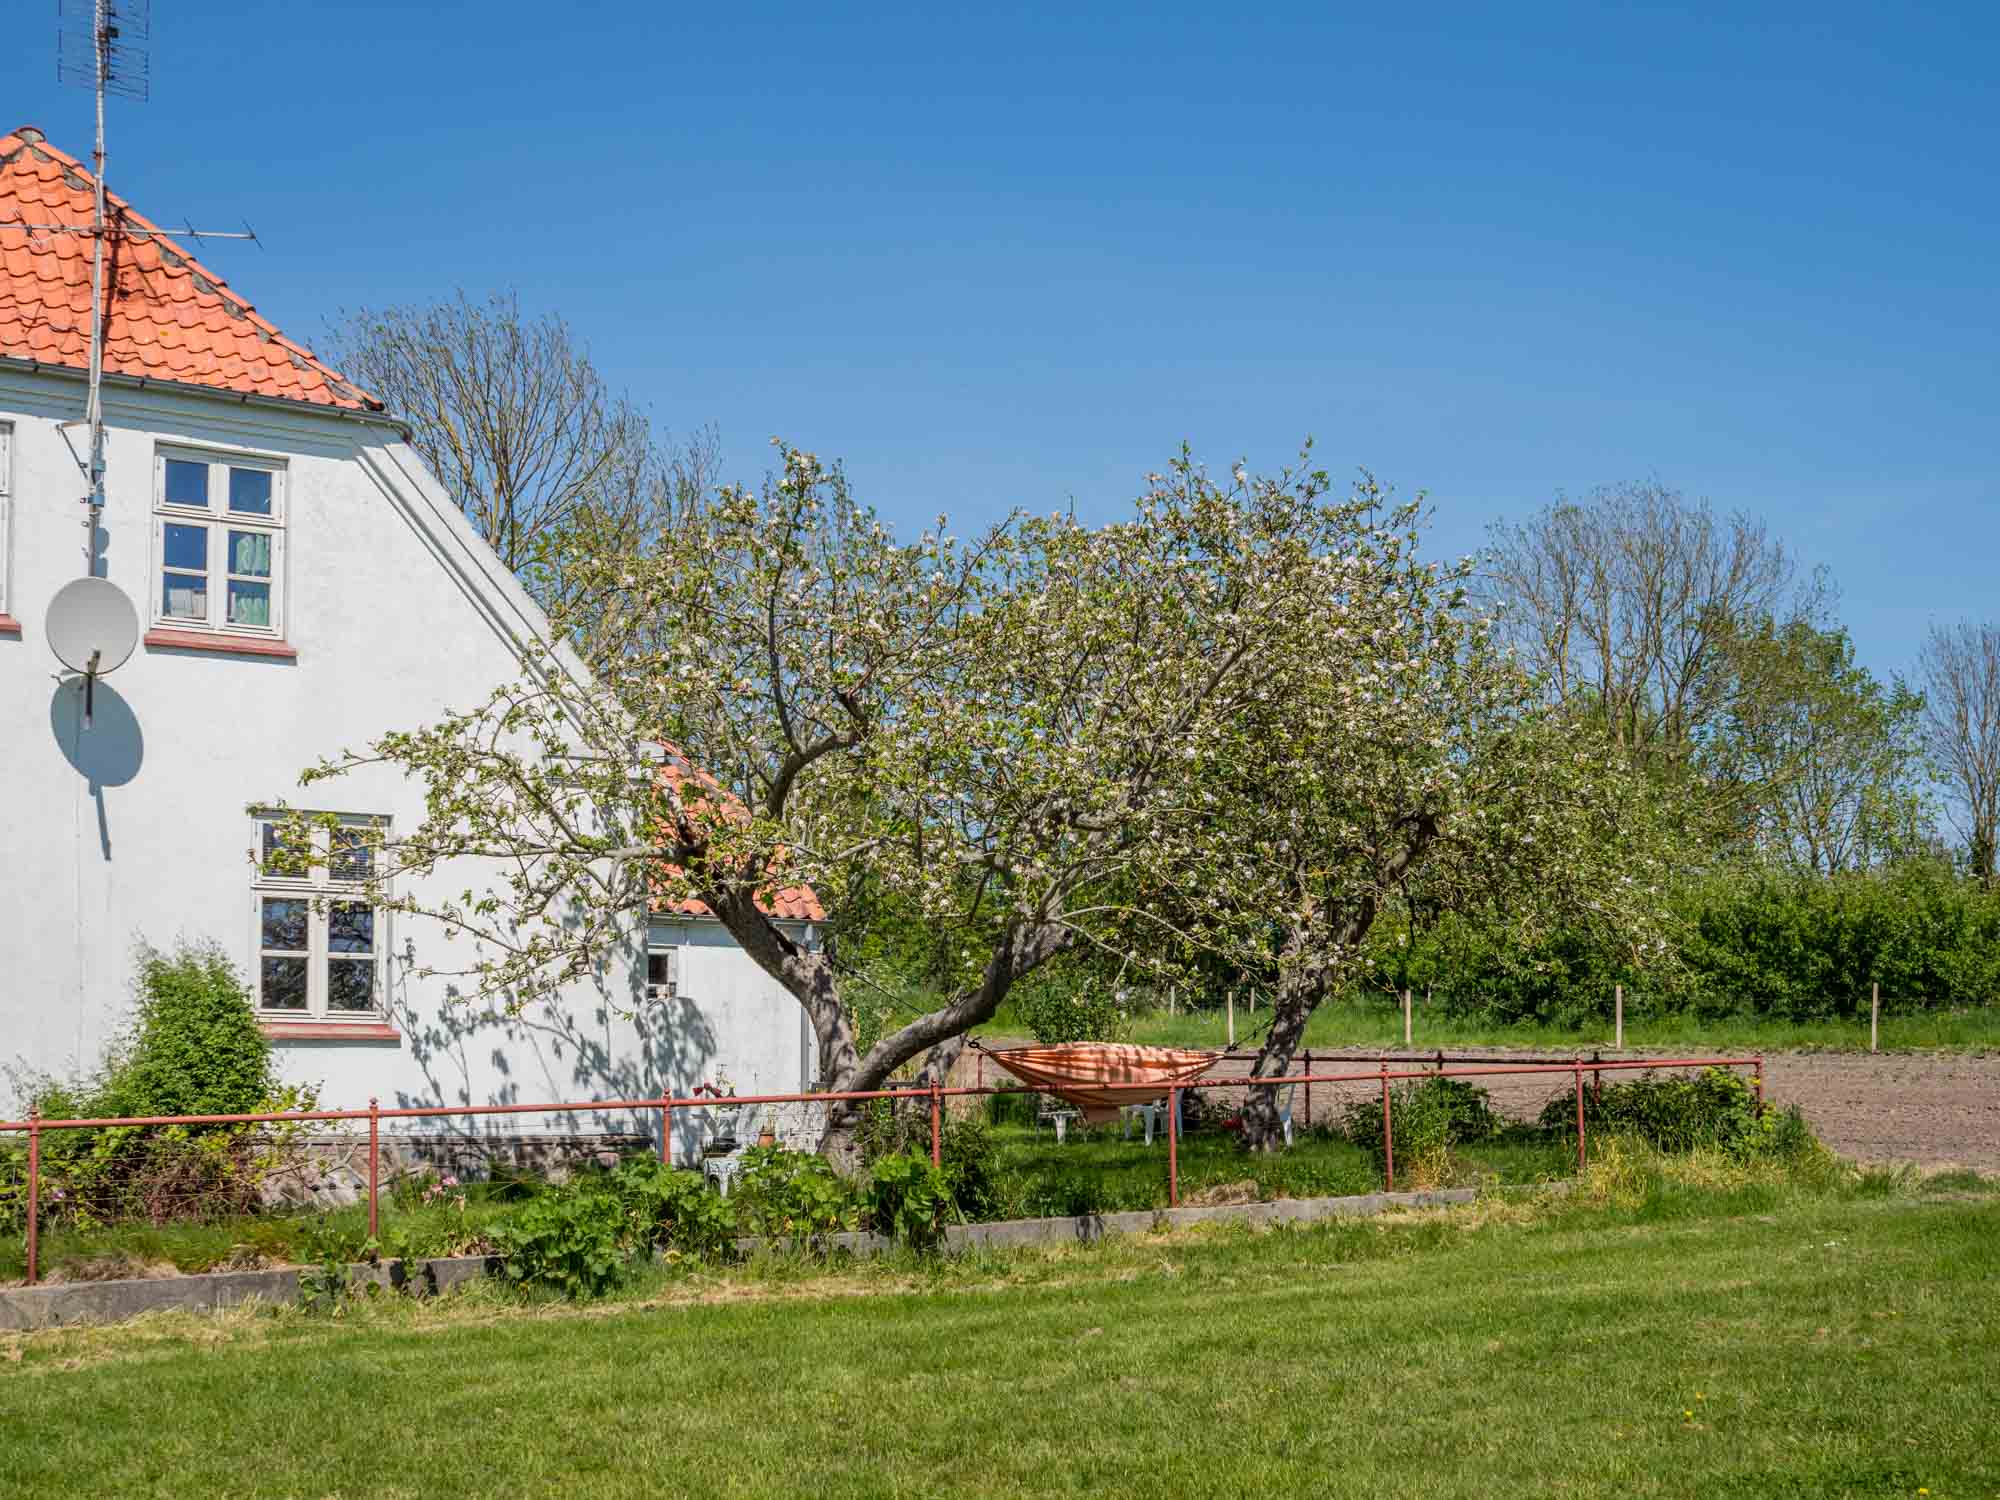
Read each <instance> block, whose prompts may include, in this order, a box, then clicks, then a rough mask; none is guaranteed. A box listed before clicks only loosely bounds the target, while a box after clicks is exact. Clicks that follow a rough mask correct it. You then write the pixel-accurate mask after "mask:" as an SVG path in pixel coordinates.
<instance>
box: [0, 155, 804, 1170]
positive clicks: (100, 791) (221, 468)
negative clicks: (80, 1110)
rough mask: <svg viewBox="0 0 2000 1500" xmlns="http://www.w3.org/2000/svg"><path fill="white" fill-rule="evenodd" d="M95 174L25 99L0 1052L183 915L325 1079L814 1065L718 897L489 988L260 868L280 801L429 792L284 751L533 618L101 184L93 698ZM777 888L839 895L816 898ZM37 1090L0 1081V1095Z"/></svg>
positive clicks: (784, 1069)
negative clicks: (315, 768)
mask: <svg viewBox="0 0 2000 1500" xmlns="http://www.w3.org/2000/svg"><path fill="white" fill-rule="evenodd" d="M93 193H94V184H93V182H92V181H91V177H90V173H89V171H88V170H87V169H86V168H85V167H84V166H82V165H80V164H79V163H78V162H77V161H76V160H75V159H73V158H71V157H69V156H66V155H64V154H63V153H62V152H60V151H57V150H56V149H54V148H53V147H52V146H50V145H49V144H48V143H47V141H46V140H45V139H44V138H43V136H42V134H41V133H40V132H39V131H37V130H34V129H32V128H29V127H23V128H21V129H19V130H16V131H14V132H13V133H12V134H9V135H4V136H0V704H4V705H5V708H4V711H0V849H4V851H5V858H4V859H0V1062H7V1061H18V1062H24V1063H26V1064H27V1065H28V1066H29V1067H31V1068H35V1069H39V1070H45V1071H65V1070H68V1069H70V1068H73V1067H75V1066H78V1065H83V1066H86V1067H87V1066H89V1065H91V1064H92V1063H94V1062H95V1061H96V1059H97V1058H98V1057H99V1055H100V1053H101V1051H102V1048H103V1046H104V1043H105V1041H106V1040H107V1038H108V1037H109V1036H111V1035H112V1033H113V1032H114V1031H115V1030H116V1029H117V1028H118V1027H119V1026H120V1025H121V1023H122V1022H123V1021H124V1019H125V1018H126V1017H127V1016H128V1015H129V1013H130V1005H131V1000H130V993H129V980H130V974H131V955H132V950H133V947H134V945H135V944H136V943H138V942H140V941H146V942H150V943H152V944H154V945H156V946H165V945H168V944H170V943H172V942H173V941H174V940H175V939H176V938H177V937H180V936H187V937H190V938H207V939H214V940H217V941H219V942H221V943H222V944H223V945H224V946H225V947H226V949H227V950H228V952H229V953H230V955H231V956H232V957H233V958H234V959H235V960H236V961H237V963H238V964H239V965H240V968H241V970H242V972H243V974H244V975H245V976H246V979H247V980H248V982H249V984H250V985H251V987H252V990H253V993H254V994H255V995H256V997H257V1002H258V1006H259V1012H260V1015H261V1016H262V1018H263V1021H264V1025H265V1028H266V1031H267V1033H268V1034H269V1035H270V1036H271V1037H272V1038H273V1040H274V1041H275V1042H276V1043H277V1045H278V1047H279V1048H280V1050H281V1055H282V1058H283V1067H284V1070H285V1072H286V1074H287V1075H288V1076H290V1077H292V1078H295V1079H297V1080H300V1081H312V1082H318V1083H320V1084H321V1085H322V1098H323V1101H324V1103H325V1104H326V1105H327V1106H328V1107H339V1108H345V1107H365V1106H366V1105H367V1102H368V1100H369V1099H370V1098H377V1099H379V1100H380V1101H381V1103H382V1105H383V1106H384V1107H385V1108H386V1107H390V1106H413V1105H425V1104H484V1103H529V1102H540V1101H556V1100H564V1101H570V1100H578V1101H581V1100H592V1099H613V1098H621V1097H623V1098H633V1097H654V1096H657V1095H658V1094H659V1093H660V1092H661V1091H662V1090H663V1089H672V1090H673V1091H675V1092H686V1091H687V1090H688V1089H690V1088H692V1087H693V1086H694V1085H695V1084H697V1083H699V1082H701V1081H703V1080H706V1079H713V1078H714V1077H716V1076H717V1075H718V1074H727V1075H728V1077H729V1078H730V1079H731V1080H732V1081H733V1082H734V1083H735V1084H736V1085H737V1086H738V1088H739V1089H741V1090H743V1091H745V1092H748V1091H749V1089H750V1087H751V1086H752V1085H755V1086H757V1087H758V1088H759V1089H761V1090H765V1091H771V1090H785V1089H793V1088H799V1087H803V1086H804V1085H805V1084H806V1083H807V1081H808V1080H809V1076H810V1074H811V1072H812V1060H811V1059H812V1053H811V1049H810V1045H809V1044H810V1035H809V1033H808V1031H807V1029H806V1027H805V1023H804V1017H803V1013H802V1012H801V1011H800V1009H799V1007H798V1006H797V1005H796V1004H795V1003H794V1002H793V1001H792V1000H791V998H790V997H789V996H787V995H786V994H785V993H784V992H783V991H782V990H780V989H779V988H778V986H777V985H776V984H775V983H774V982H773V981H772V980H770V979H769V978H768V976H766V975H765V974H764V973H763V972H762V971H761V970H759V969H758V968H757V967H756V966H755V965H754V964H753V963H752V962H751V961H750V960H749V959H748V957H747V956H745V955H744V954H743V952H742V951H741V950H740V949H738V948H737V947H736V946H735V945H734V944H733V943H732V942H731V941H730V939H729V938H728V936H727V935H726V934H725V933H723V932H722V931H721V929H720V927H719V925H718V924H717V923H716V922H715V921H714V920H713V919H712V918H710V917H708V916H706V915H705V914H704V913H703V912H701V911H699V910H693V911H682V912H675V913H671V914H668V913H660V914H656V916H655V920H654V921H653V924H652V928H651V935H650V940H649V943H648V944H647V947H648V948H649V949H650V951H646V952H642V951H640V950H639V947H638V945H637V944H635V945H634V948H633V949H632V951H630V952H627V953H623V954H618V955H613V956H612V958H611V961H610V962H609V963H608V965H607V969H606V973H605V976H604V979H603V982H602V983H601V984H600V985H596V986H588V987H580V988H577V989H576V990H574V991H572V992H570V993H568V994H566V995H565V996H564V997H563V1000H562V1002H561V1003H559V1004H554V1005H550V1006H547V1007H541V1008H536V1009H533V1010H531V1011H529V1012H526V1013H524V1014H521V1015H519V1016H506V1015H504V1014H502V1015H493V1014H487V1013H486V1012H485V1010H484V1008H482V1007H480V1006H477V1005H472V1004H468V1003H467V1002H465V1001H463V1000H461V999H454V998H453V997H452V996H451V995H450V994H448V993H447V989H446V986H445V984H444V982H443V981H441V980H430V981H426V980H423V979H421V978H419V977H418V972H417V971H418V970H420V969H421V968H423V967H424V966H425V963H426V959H427V957H430V958H432V960H433V961H434V962H439V963H442V961H443V960H442V958H441V957H439V956H438V950H437V948H436V947H435V945H437V944H439V943H440V942H441V940H442V939H441V934H440V933H438V932H437V931H435V930H430V929H428V927H427V925H426V924H423V923H419V922H417V921H414V920H411V919H407V918H399V919H397V921H396V922H395V923H394V924H393V925H392V924H391V922H390V921H389V920H388V919H387V917H386V915H385V914H383V913H379V912H375V911H371V910H369V909H368V908H366V907H365V906H364V905H362V904H360V903H355V902H341V901H340V900H339V899H338V897H339V895H340V894H341V887H340V885H339V882H338V879H337V877H338V876H339V875H340V874H341V872H342V869H343V861H342V858H340V857H335V858H332V859H330V860H329V861H328V863H327V866H326V867H325V868H323V869H321V870H320V871H318V872H317V875H316V880H317V883H318V885H319V886H320V887H321V888H320V889H319V890H317V891H316V892H313V893H308V892H306V891H302V890H301V889H299V888H298V886H297V883H296V882H287V881H274V880H269V879H265V878H262V877H261V876H260V873H259V864H258V860H257V858H256V855H257V851H258V850H259V848H260V846H261V840H262V837H263V834H262V832H261V829H260V824H259V820H258V819H257V817H256V816H255V814H254V812H253V810H252V809H253V808H254V807H255V806H257V805H258V804H260V803H262V802H264V801H266V800H268V801H273V802H275V801H276V800H278V799H281V798H282V799H286V800H288V801H290V802H292V803H294V804H295V805H296V804H298V803H299V802H301V801H302V800H303V801H305V802H306V803H307V805H310V806H312V807H313V808H314V810H315V811H319V812H324V813H332V814H337V815H339V816H340V817H341V818H342V819H343V820H351V821H352V823H353V824H354V825H356V826H363V825H367V824H386V825H388V826H390V827H391V828H393V827H394V826H395V825H396V824H398V823H399V822H402V821H404V820H409V821H410V822H414V820H415V819H416V817H417V814H418V811H419V809H420V807H421V801H420V796H419V791H418V789H417V788H416V787H415V786H414V785H412V784H409V783H406V782H405V781H403V780H402V779H400V778H399V777H397V776H396V775H395V774H394V773H393V772H386V771H376V772H373V773H360V774H356V775H351V776H348V777H346V778H343V779H342V780H340V781H339V782H337V783H334V786H336V787H337V788H338V790H337V792H335V793H330V794H329V795H335V796H337V797H338V799H339V805H337V806H327V805H323V804H322V803H318V802H313V801H312V799H311V798H310V797H304V796H302V794H301V793H300V791H299V789H298V773H299V772H300V770H301V769H303V768H305V767H306V766H308V765H311V764H312V763H314V762H315V761H316V760H317V759H319V758H320V757H322V756H324V755H328V754H331V753H333V752H336V751H338V750H340V749H342V748H344V747H358V746H361V745H363V744H365V743H366V742H368V741H369V740H370V739H372V738H374V737H376V736H378V735H379V734H381V733H382V732H384V731H387V730H392V729H407V728H415V727H417V726H419V725H422V724H424V723H427V722H429V721H431V720H433V719H434V718H436V717H437V716H438V715H439V714H440V713H441V712H442V711H444V710H445V709H447V708H449V707H453V706H458V707H466V706H470V705H472V704H474V703H476V702H477V701H479V700H480V699H481V698H483V697H484V695H485V694H486V692H487V691H488V690H489V689H490V688H491V687H492V686H493V685H494V684H496V683H497V682H499V681H501V680H503V679H504V678H506V677H508V676H511V675H512V674H513V673H514V671H515V669H516V651H517V650H518V648H519V645H520V643H522V642H523V641H525V640H527V639H529V638H532V637H534V636H535V634H536V633H537V632H539V631H542V630H543V629H544V628H545V625H544V621H543V619H542V616H541V615H540V613H539V611H538V610H537V609H536V607H535V606H534V604H533V603H532V602H531V601H530V600H529V598H528V597H527V595H526V594H525V593H524V592H523V591H522V589H521V588H520V586H519V585H518V584H517V583H516V581H515V580H514V579H513V578H512V577H511V576H510V575H509V574H508V573H507V572H506V570H505V569H504V568H502V567H501V566H500V564H499V562H498V560H497V559H496V558H495V556H494V554H493V553H492V551H491V550H490V549H489V548H488V547H487V546H486V545H485V543H484V542H482V541H481V540H480V539H479V538H478V537H477V536H476V535H475V534H474V533H473V531H472V529H471V528H470V527H469V525H468V524H467V523H466V521H465V519H464V517H463V516H462V515H461V514H460V513H459V511H458V510H457V509H456V507H455V506H454V505H453V504H452V503H451V501H450V499H449V498H448V497H447V496H446V495H445V493H444V492H443V491H442V489H441V488H440V487H439V486H438V484H437V483H436V481H435V480H434V479H433V478H432V476H431V475H430V474H429V473H428V472H426V471H425V469H424V466H423V464H422V462H421V461H420V460H419V458H418V457H417V455H416V453H415V452H414V451H413V450H412V449H411V448H410V446H409V444H408V443H407V442H406V440H405V435H404V433H403V431H402V429H401V428H400V427H399V426H398V424H397V422H396V420H395V418H394V416H393V414H389V413H385V412H384V411H383V410H382V408H381V404H380V403H379V402H378V401H376V400H375V399H374V398H372V397H371V396H369V395H368V394H367V393H365V392H363V391H360V390H358V389H356V388H355V387H354V386H352V385H350V384H349V383H347V382H346V381H344V380H343V379H342V378H341V377H340V376H339V375H338V374H337V373H336V372H334V371H332V370H330V369H328V368H327V367H326V366H325V365H323V364H322V363H320V361H318V360H317V359H315V358H314V357H313V356H312V354H311V353H310V352H309V351H308V350H306V349H305V348H304V347H302V346H301V345H298V344H295V343H293V342H291V341H290V340H288V339H286V338H285V337H284V336H283V335H282V334H280V333H279V332H278V330H277V329H276V328H274V327H273V326H271V324H269V323H268V322H266V321H265V320H264V319H263V318H261V317H260V316H258V314H257V313H256V312H255V311H254V310H253V309H252V308H251V306H250V305H249V303H248V302H246V301H245V300H244V299H243V298H242V297H241V296H240V295H238V294H237V293H236V292H234V291H233V290H231V289H230V288H229V287H228V286H227V285H225V284H224V283H223V281H222V279H221V278H220V277H218V276H216V275H214V274H213V273H212V272H210V271H208V270H206V269H205V268H204V267H203V266H202V265H201V263H200V262H199V261H198V260H196V259H195V258H194V257H193V256H191V255H190V254H188V252H187V251H186V250H185V249H184V248H183V247H181V246H180V245H178V244H176V243H175V242H174V241H173V239H172V238H171V237H170V236H168V235H165V234H162V233H160V232H159V230H157V229H156V228H154V227H153V226H152V225H151V224H149V223H148V222H147V221H146V220H145V219H143V218H141V217H140V216H139V215H138V214H136V213H133V212H132V211H131V210H130V209H128V208H127V207H126V206H125V205H124V204H122V203H120V202H119V201H118V200H117V199H116V198H112V199H111V200H110V202H111V221H112V223H113V224H114V226H116V227H117V228H118V229H119V231H120V232H118V233H116V234H115V235H113V236H111V237H110V238H109V240H108V242H107V243H108V249H109V255H110V263H111V266H112V270H113V274H112V276H111V278H110V285H111V291H110V295H109V301H108V308H107V319H106V336H105V354H104V368H105V372H106V373H105V377H104V386H103V390H104V396H103V400H104V408H105V414H106V424H107V437H106V500H105V507H104V510H103V513H102V521H101V530H100V538H99V546H98V553H99V562H98V571H99V573H100V574H102V575H103V576H105V577H108V578H109V579H110V580H111V581H112V582H114V583H116V584H118V585H119V586H120V587H121V588H122V589H123V590H124V592H125V593H126V595H128V596H129V597H130V599H131V600H132V601H133V602H134V603H135V605H136V607H137V610H138V614H139V623H140V629H141V631H142V638H141V642H140V644H139V646H138V648H137V650H136V651H135V652H134V653H133V655H132V656H131V658H130V659H129V660H128V661H127V662H126V663H125V664H124V665H123V666H122V667H120V668H119V669H118V670H117V671H116V672H115V673H113V674H112V675H110V676H108V677H104V678H100V679H99V680H98V682H97V684H96V686H95V711H94V715H93V719H92V723H91V725H90V727H88V728H85V727H84V726H83V724H82V714H81V700H82V693H81V690H80V688H81V679H80V678H79V677H77V676H76V674H74V673H71V672H68V671H66V670H65V669H64V668H63V667H62V665H61V664H60V663H59V662H58V661H57V660H56V658H55V656H54V655H53V654H52V652H51V650H50V648H49V645H48V642H47V639H46V632H45V629H44V621H45V617H46V613H47V610H48V605H49V601H50V599H51V597H52V596H53V595H54V594H55V592H56V590H57V589H58V588H59V587H60V586H61V585H62V584H64V583H66V582H68V581H69V580H71V579H73V578H76V577H78V576H80V575H81V574H82V573H83V571H84V569H85V557H86V551H85V530H84V524H85V520H84V518H85V515H86V513H87V512H86V508H85V506H84V505H83V504H82V503H81V501H82V497H83V496H84V494H85V491H86V488H87V486H86V483H85V481H84V479H83V478H82V476H81V474H80V471H79V466H78V462H77V458H76V456H75V454H76V453H77V452H82V451H83V450H84V449H85V447H86V444H85V442H84V440H83V432H84V428H83V427H82V425H81V419H82V417H83V415H84V411H85V402H86V392H87V370H88V365H89V344H90V337H89V330H90V309H91V238H90V236H89V233H88V231H89V228H90V225H91V223H92V197H93ZM71 230H80V231H83V232H80V233H79V232H66V231H71ZM72 444H74V445H75V448H74V451H73V449H72ZM361 847H362V846H361V845H359V844H358V843H357V845H356V848H357V849H360V848H361ZM333 852H334V853H335V855H336V856H338V855H339V854H340V853H341V851H338V850H336V851H333ZM354 857H365V855H356V856H354ZM349 873H350V874H351V873H352V870H351V868H349ZM478 878H479V876H478V874H477V873H476V872H463V871H461V872H456V878H455V879H454V880H453V881H452V882H451V883H450V889H453V890H456V889H460V888H462V887H463V886H464V885H465V884H467V883H471V882H472V881H474V880H477V879H478ZM308 894H314V895H317V896H318V897H320V898H321V899H319V900H317V901H314V900H309V899H304V898H305V897H307V896H308ZM329 898H330V899H329ZM315 908H318V909H317V910H315ZM789 915H791V916H793V917H794V918H795V919H796V920H797V921H798V922H799V923H800V924H801V925H802V926H806V925H810V924H811V923H813V922H814V921H815V920H816V919H817V918H818V916H819V913H818V910H817V907H816V906H815V905H813V904H812V903H811V902H810V899H809V897H808V898H807V900H806V901H804V902H802V903H800V904H799V905H798V906H797V908H796V909H795V910H794V911H792V912H790V913H789ZM649 977H650V980H651V983H650V984H649ZM17 1103H18V1101H17V1100H15V1099H13V1098H12V1097H11V1095H10V1091H9V1090H8V1088H7V1087H6V1085H5V1084H4V1083H0V1112H4V1111H8V1110H10V1109H11V1108H12V1107H13V1106H14V1105H15V1104H17ZM656 1120H657V1115H654V1114H650V1113H648V1114H643V1115H638V1116H631V1115H624V1116H616V1117H611V1116H590V1117H584V1116H582V1115H578V1116H574V1117H567V1118H564V1119H559V1120H545V1119H542V1118H541V1117H534V1116H520V1117H515V1118H514V1119H512V1120H510V1119H507V1118H505V1117H502V1118H499V1119H487V1120H485V1121H483V1122H478V1123H474V1124H470V1125H466V1124H459V1125H454V1126H449V1127H446V1126H431V1127H427V1128H449V1129H453V1130H460V1131H468V1130H469V1131H471V1132H472V1133H475V1134H479V1135H481V1136H506V1135H510V1134H513V1133H516V1132H520V1131H523V1130H527V1131H530V1132H532V1131H534V1130H538V1129H545V1130H560V1131H571V1132H579V1133H589V1132H593V1131H606V1130H610V1131H622V1130H638V1131H649V1130H657V1128H658V1127H657V1124H656V1123H654V1122H655V1121H656ZM689 1123H690V1127H691V1126H692V1124H693V1122H692V1121H690V1122H689ZM687 1144H688V1142H687V1141H685V1140H683V1141H682V1142H681V1143H680V1145H681V1147H682V1148H683V1149H685V1147H686V1145H687Z"/></svg>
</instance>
